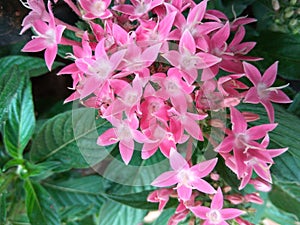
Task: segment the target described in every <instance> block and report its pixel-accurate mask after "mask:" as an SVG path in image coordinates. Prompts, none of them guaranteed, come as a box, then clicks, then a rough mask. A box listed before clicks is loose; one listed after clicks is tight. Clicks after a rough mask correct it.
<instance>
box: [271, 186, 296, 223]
mask: <svg viewBox="0 0 300 225" xmlns="http://www.w3.org/2000/svg"><path fill="white" fill-rule="evenodd" d="M269 198H270V200H271V201H272V203H273V204H274V205H275V206H276V207H278V208H279V209H282V210H284V211H286V212H289V213H292V214H294V215H296V216H298V219H300V217H299V215H300V186H299V185H297V186H296V185H286V184H282V183H279V184H278V185H273V189H272V191H271V192H270V193H269Z"/></svg>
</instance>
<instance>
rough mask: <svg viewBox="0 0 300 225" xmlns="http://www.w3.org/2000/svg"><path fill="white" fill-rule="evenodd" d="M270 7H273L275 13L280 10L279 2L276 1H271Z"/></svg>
mask: <svg viewBox="0 0 300 225" xmlns="http://www.w3.org/2000/svg"><path fill="white" fill-rule="evenodd" d="M272 6H273V9H274V10H275V11H278V10H279V9H280V4H279V1H278V0H272Z"/></svg>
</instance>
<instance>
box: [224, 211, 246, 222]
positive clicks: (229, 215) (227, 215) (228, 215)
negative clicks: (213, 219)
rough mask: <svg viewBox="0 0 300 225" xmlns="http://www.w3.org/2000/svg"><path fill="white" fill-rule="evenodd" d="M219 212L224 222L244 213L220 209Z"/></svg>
mask: <svg viewBox="0 0 300 225" xmlns="http://www.w3.org/2000/svg"><path fill="white" fill-rule="evenodd" d="M220 212H221V214H222V217H223V219H224V220H231V219H234V218H236V217H238V216H240V215H242V214H244V213H245V212H244V211H242V210H239V209H233V208H228V209H222V210H221V211H220Z"/></svg>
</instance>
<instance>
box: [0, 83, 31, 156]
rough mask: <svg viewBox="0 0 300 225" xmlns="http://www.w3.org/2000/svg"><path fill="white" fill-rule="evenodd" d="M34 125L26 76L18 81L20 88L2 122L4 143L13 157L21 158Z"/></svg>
mask: <svg viewBox="0 0 300 225" xmlns="http://www.w3.org/2000/svg"><path fill="white" fill-rule="evenodd" d="M34 127H35V115H34V109H33V101H32V94H31V84H30V81H29V79H28V78H24V79H23V80H22V81H21V83H20V88H19V90H18V91H17V93H16V95H15V96H14V98H13V99H12V101H11V104H10V106H9V108H8V118H7V121H6V122H5V124H4V129H3V130H4V132H3V133H4V145H5V148H6V150H7V152H8V153H9V154H10V155H11V156H12V157H14V158H20V159H21V158H22V157H23V156H22V155H23V151H24V149H25V147H26V146H27V144H28V142H29V140H30V139H31V136H32V134H33V131H34Z"/></svg>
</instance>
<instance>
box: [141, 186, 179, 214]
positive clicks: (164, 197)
mask: <svg viewBox="0 0 300 225" xmlns="http://www.w3.org/2000/svg"><path fill="white" fill-rule="evenodd" d="M172 193H173V190H172V189H166V188H162V189H159V190H155V191H153V192H151V193H150V194H149V195H148V197H147V201H148V202H153V203H156V202H157V203H159V205H158V210H160V211H162V210H163V209H164V207H165V206H166V204H167V203H168V201H169V198H170V195H171V194H172Z"/></svg>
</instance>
